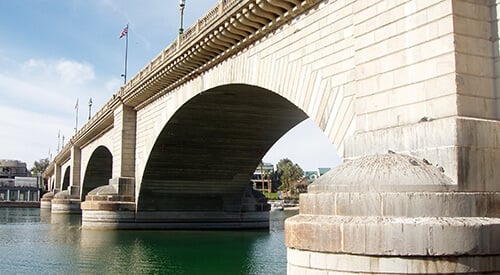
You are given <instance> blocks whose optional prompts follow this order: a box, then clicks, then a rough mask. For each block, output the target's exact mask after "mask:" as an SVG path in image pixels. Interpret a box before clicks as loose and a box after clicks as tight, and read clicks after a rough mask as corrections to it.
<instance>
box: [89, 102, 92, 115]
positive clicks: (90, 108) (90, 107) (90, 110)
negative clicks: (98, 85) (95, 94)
mask: <svg viewBox="0 0 500 275" xmlns="http://www.w3.org/2000/svg"><path fill="white" fill-rule="evenodd" d="M91 114H92V98H90V99H89V120H90V115H91Z"/></svg>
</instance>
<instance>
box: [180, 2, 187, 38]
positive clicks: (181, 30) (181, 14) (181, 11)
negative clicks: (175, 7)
mask: <svg viewBox="0 0 500 275" xmlns="http://www.w3.org/2000/svg"><path fill="white" fill-rule="evenodd" d="M185 2H186V1H185V0H180V3H179V11H180V27H179V36H181V34H182V33H183V32H184V29H183V28H182V21H183V16H184V6H185V5H186V3H185Z"/></svg>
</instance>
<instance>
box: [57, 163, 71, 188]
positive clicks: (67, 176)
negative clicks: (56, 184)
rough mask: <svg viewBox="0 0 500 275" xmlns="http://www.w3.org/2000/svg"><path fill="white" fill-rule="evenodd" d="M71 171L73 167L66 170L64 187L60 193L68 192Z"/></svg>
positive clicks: (62, 186)
mask: <svg viewBox="0 0 500 275" xmlns="http://www.w3.org/2000/svg"><path fill="white" fill-rule="evenodd" d="M70 171H71V166H68V167H66V169H65V170H64V177H63V181H62V185H61V190H59V191H64V190H68V187H69V180H70V177H69V176H70Z"/></svg>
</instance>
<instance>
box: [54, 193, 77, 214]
mask: <svg viewBox="0 0 500 275" xmlns="http://www.w3.org/2000/svg"><path fill="white" fill-rule="evenodd" d="M80 203H81V202H80V199H77V198H73V197H71V196H70V194H69V191H67V190H66V191H62V192H59V193H57V194H55V195H54V198H53V199H52V205H51V209H52V213H53V214H79V213H81V212H82V210H81V209H80Z"/></svg>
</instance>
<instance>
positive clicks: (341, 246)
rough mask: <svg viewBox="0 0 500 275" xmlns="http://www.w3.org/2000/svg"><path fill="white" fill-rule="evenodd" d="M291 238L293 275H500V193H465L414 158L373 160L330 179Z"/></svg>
mask: <svg viewBox="0 0 500 275" xmlns="http://www.w3.org/2000/svg"><path fill="white" fill-rule="evenodd" d="M285 232H286V236H285V239H286V245H287V247H288V274H289V275H291V274H306V273H307V274H309V272H312V271H314V272H316V273H315V274H359V273H368V274H430V273H433V274H434V273H439V274H483V273H489V272H500V193H496V192H460V191H458V190H457V186H456V185H455V184H453V181H452V180H451V179H450V178H448V177H446V176H445V175H444V174H443V173H442V172H441V171H440V169H439V168H438V167H436V166H434V165H432V164H431V163H430V162H429V161H427V160H425V159H417V158H415V157H411V156H407V155H400V154H384V155H372V156H366V157H362V158H359V159H356V160H353V161H350V162H347V163H345V164H343V165H341V166H339V167H338V168H336V169H334V170H332V171H331V172H329V173H327V174H325V175H324V176H323V177H321V178H319V179H318V180H317V181H316V182H315V183H314V184H312V185H311V186H310V187H309V192H308V193H307V194H302V195H301V197H300V214H299V215H298V216H295V217H293V218H290V219H288V220H287V221H286V224H285Z"/></svg>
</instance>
